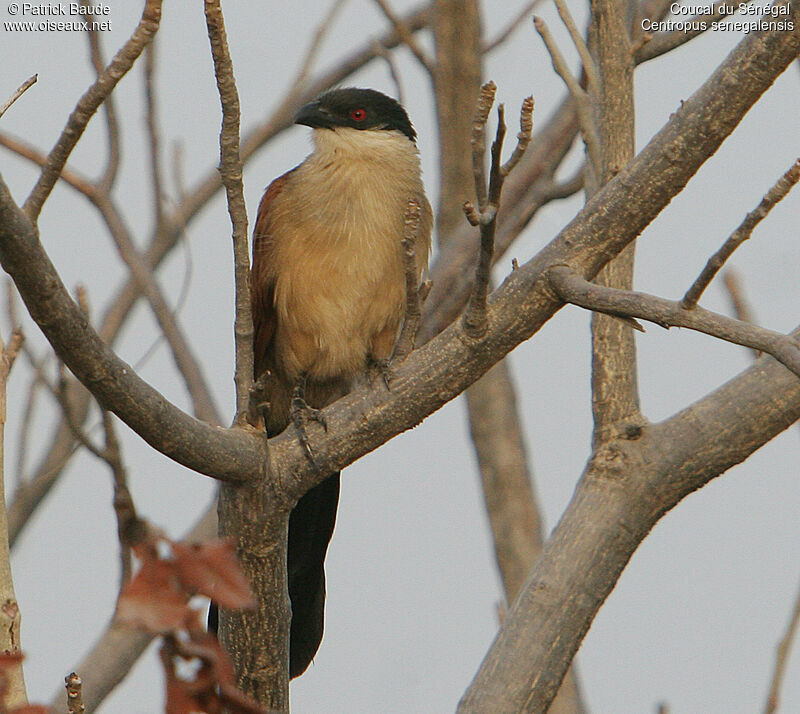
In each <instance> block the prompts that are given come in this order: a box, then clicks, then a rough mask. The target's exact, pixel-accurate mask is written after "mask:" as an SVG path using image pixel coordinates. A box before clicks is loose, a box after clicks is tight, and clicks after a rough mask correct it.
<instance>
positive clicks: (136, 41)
mask: <svg viewBox="0 0 800 714" xmlns="http://www.w3.org/2000/svg"><path fill="white" fill-rule="evenodd" d="M160 21H161V0H147V2H146V3H145V6H144V10H143V12H142V18H141V20H140V21H139V24H138V25H137V27H136V29H135V30H134V32H133V34H132V35H131V37H130V39H129V40H128V41H127V42H126V43H125V45H124V46H123V47H122V49H120V51H119V52H117V54H116V55H115V56H114V59H112V60H111V63H110V64H109V65H108V67H107V68H106V69H105V71H104V72H103V73H102V75H100V76H99V77H98V78H97V81H96V82H95V83H94V84H93V85H92V86H91V87H89V89H88V90H87V91H86V93H85V94H84V95H83V96H82V97H81V98H80V100H79V101H78V104H77V105H76V107H75V109H74V110H73V111H72V114H70V116H69V120H68V121H67V125H66V127H64V130H63V131H62V132H61V136H60V137H59V138H58V141H57V142H56V145H55V146H54V147H53V149H52V150H51V151H50V154H49V155H48V157H47V164H46V165H45V167H44V168H43V169H42V173H41V175H40V176H39V180H38V181H37V182H36V186H34V188H33V190H32V191H31V193H30V195H29V196H28V198H27V199H26V200H25V203H24V204H23V206H22V209H23V210H24V211H25V213H26V215H27V216H28V218H30V219H31V220H32V221H34V222H35V221H36V219H37V218H38V217H39V213H40V212H41V210H42V206H43V205H44V202H45V201H46V200H47V197H48V196H49V195H50V192H51V191H52V190H53V186H55V184H56V181H58V176H59V174H60V173H61V169H62V168H64V164H66V162H67V159H68V158H69V155H70V154H71V153H72V150H73V149H74V148H75V145H76V144H77V143H78V141H79V140H80V138H81V136H83V132H84V130H85V129H86V125H87V124H88V123H89V120H90V119H91V118H92V116H94V113H95V112H96V111H97V109H98V108H99V107H100V105H101V104H102V103H103V102H104V101H105V100H106V98H107V97H108V95H109V94H111V92H112V91H113V89H114V87H116V86H117V82H119V80H120V79H122V77H123V76H125V74H126V73H127V72H128V70H129V69H130V68H131V67H132V66H133V63H134V62H135V61H136V60H137V59H138V57H139V55H140V54H141V53H142V50H144V48H145V47H146V46H147V44H148V43H149V42H150V41H151V40H152V39H153V37H154V36H155V33H156V32H157V31H158V25H159V22H160Z"/></svg>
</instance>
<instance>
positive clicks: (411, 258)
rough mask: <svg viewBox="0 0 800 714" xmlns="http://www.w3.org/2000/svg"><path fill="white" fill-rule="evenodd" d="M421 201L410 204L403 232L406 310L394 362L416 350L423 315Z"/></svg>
mask: <svg viewBox="0 0 800 714" xmlns="http://www.w3.org/2000/svg"><path fill="white" fill-rule="evenodd" d="M419 222H420V206H419V201H417V200H416V199H412V200H410V201H409V202H408V207H407V208H406V215H405V227H404V230H403V268H404V270H405V274H406V309H405V317H404V318H403V327H402V329H401V330H400V337H398V338H397V344H396V345H395V348H394V355H393V356H392V361H402V360H404V359H405V358H406V356H407V355H408V354H409V353H410V352H411V350H413V349H414V340H415V339H416V337H417V328H418V327H419V320H420V316H421V314H422V310H421V307H420V295H419V283H418V279H417V275H418V272H417V249H416V248H417V233H418V232H419Z"/></svg>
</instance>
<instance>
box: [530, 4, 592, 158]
mask: <svg viewBox="0 0 800 714" xmlns="http://www.w3.org/2000/svg"><path fill="white" fill-rule="evenodd" d="M533 24H534V25H535V26H536V31H537V32H538V33H539V36H540V37H541V38H542V41H543V42H544V44H545V47H546V48H547V52H548V53H549V54H550V59H551V60H552V62H553V69H554V70H555V71H556V74H558V76H559V77H561V79H562V80H564V84H566V85H567V89H569V93H570V94H571V95H572V98H573V99H574V100H575V109H576V111H577V112H578V121H579V122H580V125H581V133H582V134H583V141H584V143H585V144H586V153H587V154H588V155H589V160H590V162H591V164H592V167H593V168H594V170H595V173H598V171H599V169H600V165H601V164H600V139H599V137H598V136H597V128H596V127H595V124H594V119H593V117H592V107H591V103H590V101H589V95H588V94H587V93H586V90H585V89H583V87H581V85H580V82H578V80H577V79H576V78H575V77H574V75H573V74H572V72H570V69H569V67H568V66H567V63H566V60H565V59H564V56H563V55H562V54H561V50H559V49H558V45H557V44H556V41H555V39H554V38H553V35H552V34H551V33H550V29H549V28H548V27H547V23H546V22H545V21H544V20H542V18H541V17H534V18H533Z"/></svg>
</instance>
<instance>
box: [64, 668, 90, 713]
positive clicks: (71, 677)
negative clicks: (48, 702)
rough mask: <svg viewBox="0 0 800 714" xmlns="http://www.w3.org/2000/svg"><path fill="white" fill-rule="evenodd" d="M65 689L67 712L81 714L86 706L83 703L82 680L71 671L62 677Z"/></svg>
mask: <svg viewBox="0 0 800 714" xmlns="http://www.w3.org/2000/svg"><path fill="white" fill-rule="evenodd" d="M64 684H65V686H66V689H67V711H68V712H69V714H83V713H84V712H85V711H86V707H85V706H84V705H83V680H81V678H80V677H79V676H78V675H77V674H75V672H73V673H72V674H68V675H67V676H66V677H64Z"/></svg>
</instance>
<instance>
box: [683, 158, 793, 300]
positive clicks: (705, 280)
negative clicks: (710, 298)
mask: <svg viewBox="0 0 800 714" xmlns="http://www.w3.org/2000/svg"><path fill="white" fill-rule="evenodd" d="M798 181H800V159H797V161H795V162H794V164H792V167H791V168H790V169H789V170H788V171H787V172H786V173H785V174H783V176H781V177H780V178H779V179H778V181H777V183H776V184H775V185H774V186H773V187H772V188H771V189H770V190H769V191H767V193H766V195H765V196H764V198H762V199H761V202H760V203H759V204H758V206H756V208H754V209H753V210H752V211H750V213H748V214H747V215H746V216H745V218H744V220H743V221H742V222H741V223H740V224H739V227H738V228H737V229H736V230H735V231H734V232H733V233H731V235H730V237H729V238H728V240H726V241H725V243H723V245H722V247H721V248H720V249H719V250H718V251H717V252H716V253H714V255H712V256H711V258H710V259H709V261H708V263H706V267H705V268H703V271H702V272H701V273H700V275H699V276H698V278H697V280H695V281H694V283H693V284H692V286H691V287H690V288H689V289H688V290H687V291H686V295H684V296H683V306H684V307H685V308H687V309H691V308H693V307H694V306H695V305H697V302H698V300H699V299H700V296H701V295H702V294H703V291H704V290H705V289H706V288H707V287H708V285H709V283H710V282H711V281H712V280H713V279H714V276H715V275H716V274H717V273H718V272H719V269H720V268H721V267H722V266H723V265H724V264H725V261H726V260H727V259H728V258H730V257H731V255H733V251H735V250H736V249H737V248H738V247H739V246H740V245H741V244H742V243H744V242H745V241H746V240H747V239H748V238H749V237H750V236H751V234H752V233H753V229H754V228H755V227H756V226H757V225H758V224H759V223H761V221H763V220H764V219H765V218H766V217H767V215H768V214H769V212H770V211H771V210H772V208H773V207H774V206H775V205H776V204H777V203H779V202H780V201H781V200H782V199H783V198H784V197H785V196H786V194H788V193H789V191H791V190H792V187H793V186H794V185H795V184H796V183H797V182H798Z"/></svg>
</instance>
